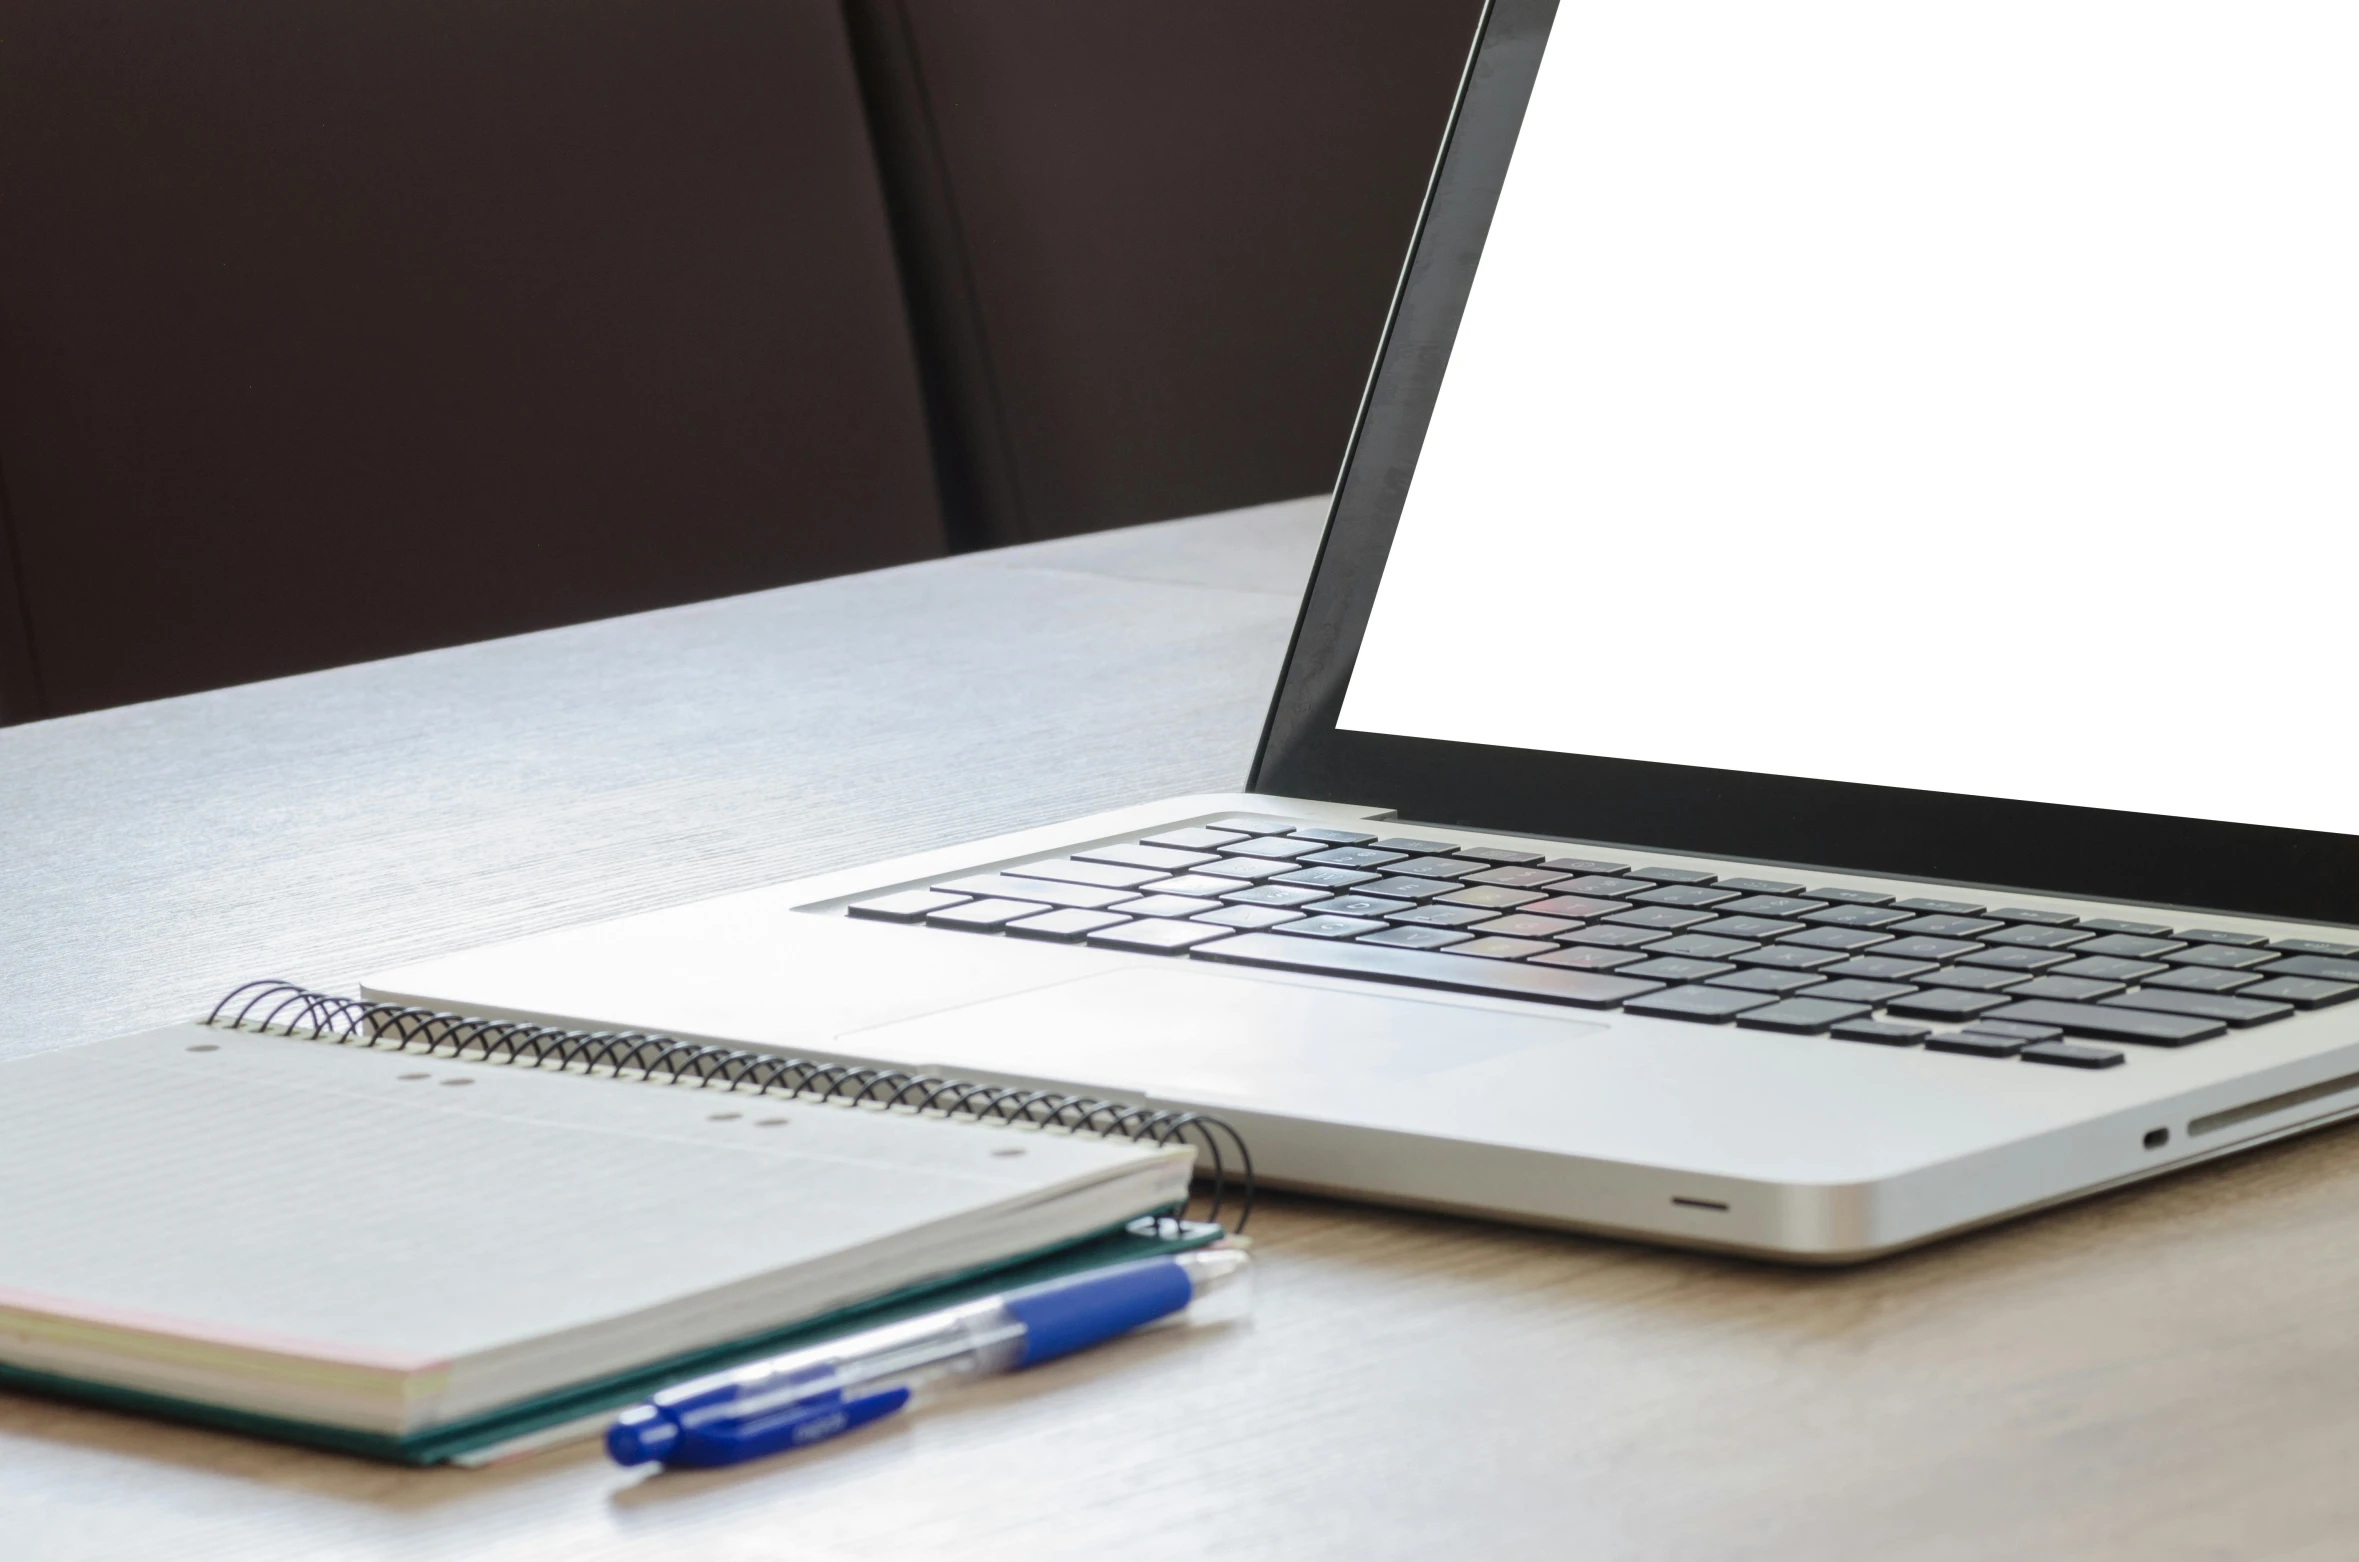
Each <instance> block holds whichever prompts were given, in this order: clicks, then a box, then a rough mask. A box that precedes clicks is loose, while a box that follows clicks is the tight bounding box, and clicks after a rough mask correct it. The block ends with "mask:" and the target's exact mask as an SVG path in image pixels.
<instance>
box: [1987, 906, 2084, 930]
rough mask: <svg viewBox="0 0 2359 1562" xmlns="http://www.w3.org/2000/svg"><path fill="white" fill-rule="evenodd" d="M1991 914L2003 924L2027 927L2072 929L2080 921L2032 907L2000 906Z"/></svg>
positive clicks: (2061, 913)
mask: <svg viewBox="0 0 2359 1562" xmlns="http://www.w3.org/2000/svg"><path fill="white" fill-rule="evenodd" d="M1990 914H1991V915H1992V916H1994V917H1997V918H1998V919H1999V920H2000V921H2001V922H2017V923H2021V924H2022V925H2024V926H2026V927H2071V926H2072V925H2073V924H2074V923H2076V922H2078V921H2079V920H2080V918H2078V917H2068V916H2066V915H2065V914H2064V913H2063V912H2061V911H2040V910H2037V909H2035V908H2033V907H2030V906H1999V907H1995V908H1993V910H1992V911H1991V913H1990Z"/></svg>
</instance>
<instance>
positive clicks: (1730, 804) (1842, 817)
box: [1250, 0, 2359, 924]
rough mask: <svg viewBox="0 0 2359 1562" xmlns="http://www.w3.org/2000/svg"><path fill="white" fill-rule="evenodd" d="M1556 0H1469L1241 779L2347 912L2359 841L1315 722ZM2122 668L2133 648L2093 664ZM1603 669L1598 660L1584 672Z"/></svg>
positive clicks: (1522, 827) (2240, 906)
mask: <svg viewBox="0 0 2359 1562" xmlns="http://www.w3.org/2000/svg"><path fill="white" fill-rule="evenodd" d="M1555 10H1556V4H1555V0H1492V3H1491V4H1490V5H1489V6H1488V7H1487V8H1486V9H1485V11H1484V14H1483V19H1482V25H1481V28H1480V30H1479V32H1478V35H1477V37H1476V40H1475V44H1474V48H1473V51H1472V53H1471V54H1470V56H1469V59H1468V64H1467V69H1466V72H1465V75H1464V78H1463V80H1462V82H1461V84H1460V88H1459V96H1458V103H1457V106H1456V108H1455V110H1454V111H1453V113H1452V116H1451V120H1450V126H1449V130H1448V135H1447V138H1446V140H1445V141H1444V144H1443V148H1442V153H1441V157H1440V160H1439V162H1438V163H1437V165H1436V168H1435V172H1434V177H1433V180H1432V182H1431V184H1430V186H1429V188H1428V190H1427V193H1426V200H1425V206H1424V210H1423V211H1422V213H1421V214H1420V216H1419V220H1418V227H1417V232H1416V236H1415V238H1414V240H1413V242H1412V245H1411V248H1410V252H1409V258H1408V263H1407V265H1406V266H1405V267H1404V269H1403V272H1402V278H1401V284H1400V287H1399V289H1398V291H1397V293H1396V295H1395V298H1394V302H1393V311H1392V317H1391V319H1390V320H1389V321H1388V323H1387V324H1386V327H1385V333H1384V337H1383V339H1382V342H1381V344H1380V346H1379V348H1378V352H1377V358H1376V366H1375V369H1374V372H1373V373H1372V374H1371V376H1370V378H1369V382H1368V388H1367V391H1366V393H1365V395H1364V397H1363V398H1362V402H1361V406H1360V414H1359V419H1358V422H1357V424H1356V425H1355V427H1354V429H1353V432H1352V439H1351V444H1350V446H1349V448H1348V450H1347V452H1346V455H1345V458H1344V466H1343V472H1342V475H1341V477H1340V479H1339V480H1338V482H1337V485H1336V493H1335V499H1334V502H1333V505H1332V507H1331V509H1330V511H1329V515H1328V525H1327V533H1326V537H1325V540H1324V541H1323V543H1322V544H1321V547H1320V553H1319V559H1318V564H1317V566H1316V569H1315V570H1314V572H1313V574H1312V578H1311V583H1310V587H1309V590H1308V592H1307V593H1306V594H1305V597H1304V600H1303V607H1302V613H1301V617H1300V618H1299V619H1298V620H1297V622H1296V625H1295V632H1294V639H1293V643H1292V644H1291V646H1290V647H1289V648H1288V651H1287V656H1286V666H1285V671H1284V673H1283V675H1282V676H1281V677H1280V679H1279V683H1278V690H1277V695H1276V697H1275V699H1274V700H1273V701H1272V703H1271V706H1270V712H1269V717H1268V721H1267V723H1266V725H1265V726H1264V729H1263V733H1262V741H1261V746H1260V749H1259V751H1258V753H1257V754H1256V755H1255V758H1254V766H1253V773H1252V779H1251V783H1250V784H1251V785H1252V787H1253V789H1254V790H1255V791H1257V792H1263V793H1271V794H1277V795H1282V796H1291V797H1306V798H1324V799H1328V800H1332V801H1338V802H1350V803H1362V804H1369V805H1376V806H1382V807H1387V808H1391V809H1394V810H1396V811H1397V812H1398V813H1399V814H1400V815H1401V816H1402V817H1403V818H1405V819H1412V820H1421V821H1426V822H1430V823H1434V824H1443V825H1459V826H1464V827H1468V828H1478V829H1487V830H1495V831H1501V832H1512V833H1518V834H1529V835H1544V836H1557V837H1561V838H1564V839H1568V840H1581V841H1599V842H1618V843H1623V844H1628V845H1634V846H1647V845H1651V846H1652V847H1654V848H1655V849H1657V850H1678V851H1683V852H1688V853H1694V854H1699V855H1707V856H1724V857H1737V858H1743V859H1747V860H1750V861H1755V862H1767V863H1789V864H1795V865H1811V866H1818V867H1826V868H1839V869H1850V870H1853V871H1857V872H1865V873H1878V874H1891V875H1895V876H1901V877H1907V878H1917V879H1931V880H1939V881H1944V882H1949V883H1956V884H1973V885H1987V886H2011V887H2016V888H2023V889H2036V890H2042V891H2047V892H2050V893H2057V894H2068V895H2084V896H2092V897H2099V898H2103V899H2108V900H2126V901H2138V902H2144V903H2147V904H2151V905H2157V906H2178V907H2192V908H2210V909H2216V910H2222V911H2231V912H2240V913H2243V914H2247V915H2253V916H2273V917H2284V918H2291V919H2298V920H2302V921H2322V922H2334V923H2343V924H2359V837H2353V836H2347V835H2337V834H2330V833H2327V832H2323V831H2315V830H2289V829H2276V828H2270V827H2267V826H2262V825H2249V824H2227V823H2221V822H2217V821H2213V820H2203V819H2182V818H2173V817H2168V816H2164V815H2156V814H2138V813H2129V812H2123V811H2117V810H2112V809H2103V808H2080V807H2071V806H2066V805H2063V804H2057V803H2029V802H2018V801H2013V800H2010V799H2005V798H1990V797H1973V796H1966V795H1962V794H1956V793H1946V792H1928V791H1916V790H1912V789H1908V788H1903V787H1888V786H1869V785H1864V784H1860V783H1856V782H1847V781H1820V780H1810V779H1804V778H1798V777H1790V776H1774V775H1762V774H1755V773H1749V772H1745V771H1734V770H1711V769H1703V768H1698V767H1694V766H1686V765H1667V764H1657V763H1650V762H1647V761H1642V760H1631V759H1609V758H1602V757H1598V756H1594V755H1583V754H1560V753H1553V752H1548V751H1542V750H1532V749H1511V748H1498V747H1491V746H1487V745H1482V744H1472V743H1451V742H1444V741H1441V740H1438V739H1430V738H1408V737H1398V736H1393V735H1388V734H1381V733H1369V732H1351V731H1346V730H1343V729H1342V728H1339V727H1338V726H1337V725H1336V719H1337V716H1338V714H1339V712H1340V711H1341V708H1342V704H1343V695H1344V690H1345V688H1346V686H1347V685H1348V684H1349V682H1350V678H1351V670H1352V665H1353V662H1354V660H1355V658H1356V657H1357V655H1358V652H1359V645H1360V637H1361V633H1362V631H1363V630H1364V629H1365V627H1366V625H1367V622H1368V614H1369V610H1370V608H1371V607H1372V606H1373V604H1374V602H1375V597H1376V588H1377V583H1378V581H1379V580H1380V579H1381V577H1382V575H1383V573H1384V563H1385V557H1386V555H1387V554H1388V553H1389V551H1390V550H1391V546H1392V538H1393V530H1394V527H1395V525H1396V524H1397V523H1398V521H1399V519H1400V512H1401V506H1402V503H1403V501H1404V500H1405V498H1406V497H1407V494H1408V488H1409V476H1410V473H1411V472H1412V470H1413V469H1414V468H1415V466H1416V461H1417V453H1418V449H1419V447H1420V445H1421V444H1422V443H1423V440H1424V436H1425V429H1426V423H1427V420H1428V418H1429V417H1430V416H1431V414H1432V411H1433V405H1434V400H1435V397H1436V396H1437V395H1438V393H1439V391H1440V388H1441V380H1442V372H1443V369H1444V368H1445V366H1446V365H1447V363H1448V360H1449V354H1450V347H1451V343H1452V341H1453V339H1454V338H1455V336H1456V334H1457V328H1458V322H1459V318H1460V315H1461V314H1462V312H1463V311H1464V309H1465V305H1466V298H1467V294H1468V291H1469V289H1470V288H1471V287H1472V286H1473V282H1474V273H1475V266H1476V262H1477V260H1478V259H1479V258H1480V256H1481V253H1482V246H1483V239H1484V236H1485V234H1486V233H1487V231H1488V229H1489V226H1490V220H1491V214H1492V211H1493V208H1494V207H1495V206H1496V204H1497V201H1498V195H1499V189H1500V185H1501V182H1502V181H1503V180H1504V178H1505V177H1506V172H1507V164H1508V161H1509V158H1510V157H1511V156H1512V154H1513V151H1514V146H1515V138H1516V133H1517V131H1518V129H1519V127H1520V126H1521V124H1522V120H1523V113H1524V107H1525V104H1526V103H1527V102H1528V101H1529V99H1530V97H1531V91H1532V85H1533V81H1534V79H1535V77H1536V76H1537V74H1538V70H1539V62H1540V56H1541V52H1542V50H1543V48H1544V47H1545V45H1546V42H1547V37H1548V31H1549V26H1550V23H1551V22H1552V21H1553V19H1554V14H1555ZM1499 595H1500V607H1501V613H1500V633H1501V634H1502V635H1503V636H1506V637H1510V638H1511V637H1512V636H1513V635H1514V633H1515V626H1516V625H1517V624H1518V623H1525V624H1534V625H1537V624H1539V623H1542V622H1544V620H1545V618H1546V616H1547V615H1548V614H1549V613H1550V611H1551V609H1552V605H1551V604H1550V603H1549V602H1548V601H1546V600H1544V599H1542V600H1531V601H1524V602H1520V605H1519V601H1520V595H1519V587H1518V583H1517V582H1514V581H1512V580H1503V581H1501V582H1500V587H1499ZM2201 627H2202V626H2201V625H2194V624H2191V625H2189V626H2188V628H2189V630H2190V631H2191V633H2195V632H2200V630H2201ZM2136 668H2137V664H2136V662H2135V660H2134V659H2133V660H2129V661H2125V663H2124V665H2123V667H2122V668H2119V669H2114V670H2113V671H2114V672H2116V673H2131V674H2133V675H2134V674H2135V672H2136ZM2164 671H2166V669H2163V668H2155V669H2153V671H2152V675H2155V676H2160V675H2163V672H2164ZM1613 675H1614V674H1613V668H1612V666H1611V664H1610V662H1609V663H1603V664H1601V665H1600V666H1599V667H1598V668H1597V670H1596V672H1595V673H1594V674H1592V676H1602V677H1611V676H1613ZM2321 694H2322V696H2324V695H2325V694H2326V691H2325V690H2323V689H2322V690H2321ZM1741 697H1742V695H1741V693H1738V692H1737V691H1736V690H1735V689H1734V688H1732V689H1731V690H1727V691H1718V692H1715V691H1710V690H1698V691H1695V692H1694V693H1693V694H1692V695H1691V696H1688V698H1690V699H1691V700H1692V702H1693V704H1694V706H1695V709H1696V712H1697V717H1698V719H1699V720H1708V719H1709V713H1710V710H1711V706H1712V703H1713V701H1714V700H1715V699H1716V698H1741ZM2334 703H2335V702H2334V701H2333V699H2332V698H2331V696H2326V697H2323V698H2322V699H2321V701H2320V706H2319V711H2318V719H2320V720H2334V719H2337V718H2335V717H2334V716H2333V714H2332V711H2333V707H2334ZM1834 719H1845V720H1873V719H1877V718H1876V717H1875V716H1873V715H1863V714H1861V713H1857V712H1843V713H1835V715H1834ZM2175 738H2176V741H2180V742H2184V743H2187V744H2189V745H2190V746H2191V747H2192V746H2193V745H2196V744H2209V743H2218V742H2227V743H2236V744H2241V745H2245V746H2247V747H2248V748H2249V749H2250V751H2251V752H2252V754H2253V756H2254V762H2255V763H2259V764H2266V763H2268V762H2269V761H2268V735H2267V734H2266V733H2265V732H2258V731H2255V730H2253V729H2251V728H2244V727H2239V726H2238V725H2236V723H2235V720H2234V713H2233V712H2223V713H2217V718H2216V719H2215V720H2209V721H2206V720H2195V719H2191V720H2190V722H2189V723H2188V729H2187V731H2186V732H2185V733H2183V734H2177V735H2175ZM1999 740H2001V741H2003V740H2004V735H2003V734H2002V735H2000V738H1999Z"/></svg>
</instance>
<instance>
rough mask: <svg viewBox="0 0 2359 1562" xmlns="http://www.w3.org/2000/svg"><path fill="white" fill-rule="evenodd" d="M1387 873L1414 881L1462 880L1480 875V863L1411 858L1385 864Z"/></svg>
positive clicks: (1445, 858)
mask: <svg viewBox="0 0 2359 1562" xmlns="http://www.w3.org/2000/svg"><path fill="white" fill-rule="evenodd" d="M1385 871H1386V872H1387V873H1398V874H1403V875H1405V876H1407V877H1409V878H1413V879H1462V878H1464V877H1466V875H1468V874H1469V873H1480V872H1482V871H1483V865H1482V864H1481V863H1479V862H1460V861H1458V860H1457V859H1456V858H1453V857H1410V858H1406V859H1404V860H1402V861H1400V862H1391V863H1386V864H1385Z"/></svg>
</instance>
